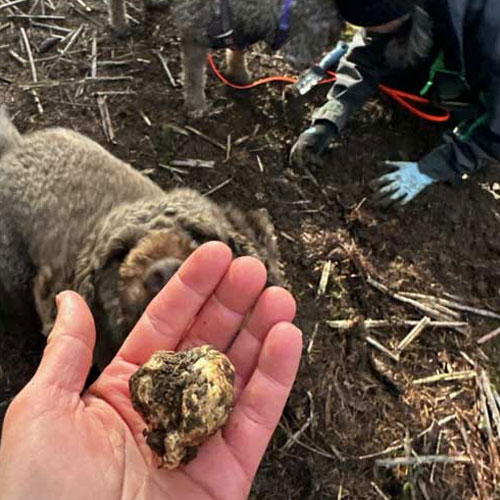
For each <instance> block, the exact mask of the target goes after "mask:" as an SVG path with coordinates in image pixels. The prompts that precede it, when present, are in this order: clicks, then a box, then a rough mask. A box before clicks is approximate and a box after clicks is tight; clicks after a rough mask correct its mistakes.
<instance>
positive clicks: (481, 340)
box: [476, 327, 500, 345]
mask: <svg viewBox="0 0 500 500" xmlns="http://www.w3.org/2000/svg"><path fill="white" fill-rule="evenodd" d="M499 335H500V327H499V328H496V329H495V330H493V331H492V332H490V333H487V334H486V335H483V336H482V337H480V338H479V339H477V340H476V343H478V344H479V345H482V344H486V342H489V341H490V340H493V339H495V338H497V337H498V336H499Z"/></svg>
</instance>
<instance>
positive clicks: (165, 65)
mask: <svg viewBox="0 0 500 500" xmlns="http://www.w3.org/2000/svg"><path fill="white" fill-rule="evenodd" d="M153 53H154V54H155V55H156V57H157V58H158V59H159V60H160V63H161V65H162V68H163V71H165V73H166V75H167V78H168V79H169V81H170V85H172V87H174V88H176V87H177V83H176V82H175V80H174V77H173V76H172V72H171V71H170V68H169V67H168V63H167V60H166V59H165V57H164V55H163V54H162V53H161V52H160V51H159V50H153Z"/></svg>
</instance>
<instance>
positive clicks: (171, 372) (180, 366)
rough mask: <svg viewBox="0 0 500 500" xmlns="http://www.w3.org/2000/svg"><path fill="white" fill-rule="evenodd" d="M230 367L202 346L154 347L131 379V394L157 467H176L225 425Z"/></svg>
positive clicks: (231, 376)
mask: <svg viewBox="0 0 500 500" xmlns="http://www.w3.org/2000/svg"><path fill="white" fill-rule="evenodd" d="M233 384H234V367H233V365H232V364H231V362H230V361H229V360H228V359H227V357H226V356H225V355H224V354H222V353H221V352H219V351H217V350H215V349H214V348H213V347H211V346H208V345H205V346H202V347H197V348H194V349H190V350H189V351H184V352H172V351H157V352H155V353H154V354H153V355H152V356H151V358H150V359H149V360H148V361H147V362H146V363H145V364H144V365H142V366H141V367H140V368H139V369H138V370H137V371H136V372H135V373H134V374H133V375H132V377H131V378H130V383H129V385H130V396H131V399H132V404H133V406H134V408H135V410H136V411H137V412H139V413H140V414H141V415H142V417H143V418H144V420H145V422H146V424H147V429H145V430H144V435H145V436H146V443H147V444H148V446H149V447H150V448H151V449H152V450H153V451H154V453H155V454H156V455H158V456H159V466H160V467H165V468H167V469H175V468H176V467H178V466H179V465H180V464H186V463H188V462H189V461H190V460H192V459H193V458H194V457H195V456H196V453H197V447H198V446H200V445H201V444H203V443H204V442H205V441H206V440H207V439H208V438H209V437H210V436H211V435H213V434H215V433H216V432H217V430H218V429H220V428H221V427H222V426H223V425H224V424H225V423H226V420H227V418H228V416H229V413H230V411H231V410H232V408H233V405H234V388H233Z"/></svg>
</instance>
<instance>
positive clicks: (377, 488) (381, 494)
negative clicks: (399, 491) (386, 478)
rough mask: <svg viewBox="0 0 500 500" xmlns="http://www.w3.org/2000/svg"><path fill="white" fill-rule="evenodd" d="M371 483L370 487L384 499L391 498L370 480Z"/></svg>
mask: <svg viewBox="0 0 500 500" xmlns="http://www.w3.org/2000/svg"><path fill="white" fill-rule="evenodd" d="M370 484H371V485H372V488H373V489H374V490H375V491H376V492H377V493H378V494H379V495H380V496H381V497H382V498H383V499H384V500H391V499H390V498H389V497H388V496H387V495H386V494H385V493H384V492H383V491H382V490H381V489H380V488H379V487H378V486H377V484H376V483H374V482H373V481H371V482H370Z"/></svg>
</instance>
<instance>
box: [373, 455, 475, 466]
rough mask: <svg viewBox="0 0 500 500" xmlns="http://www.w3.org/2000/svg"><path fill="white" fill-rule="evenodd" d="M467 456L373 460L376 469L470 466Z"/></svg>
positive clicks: (422, 456) (430, 456)
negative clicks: (404, 466) (403, 466)
mask: <svg viewBox="0 0 500 500" xmlns="http://www.w3.org/2000/svg"><path fill="white" fill-rule="evenodd" d="M470 463H471V459H470V457H468V456H467V455H456V456H448V455H420V456H418V457H399V458H379V459H377V460H375V465H377V466H378V467H399V466H400V465H407V466H408V465H428V464H470Z"/></svg>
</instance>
